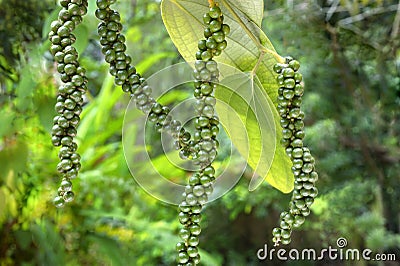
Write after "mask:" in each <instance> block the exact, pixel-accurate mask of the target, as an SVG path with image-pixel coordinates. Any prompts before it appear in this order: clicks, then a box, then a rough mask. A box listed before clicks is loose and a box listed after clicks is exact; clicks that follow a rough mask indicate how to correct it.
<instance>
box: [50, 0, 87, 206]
mask: <svg viewBox="0 0 400 266" xmlns="http://www.w3.org/2000/svg"><path fill="white" fill-rule="evenodd" d="M60 4H61V6H62V7H63V8H62V9H61V11H60V12H59V15H58V20H56V21H54V22H53V23H52V24H51V31H50V33H49V39H50V42H51V47H50V52H51V54H52V55H53V56H54V60H55V61H56V62H57V71H58V73H59V74H60V79H61V81H62V85H61V86H60V87H59V89H58V95H57V103H56V105H55V109H56V112H57V116H56V117H54V121H53V122H54V125H53V128H52V142H53V145H54V146H61V148H60V150H59V153H58V156H59V158H60V162H59V163H58V165H57V170H58V172H59V173H60V174H61V176H62V180H61V184H60V187H59V189H58V195H57V196H56V197H55V199H54V203H55V205H56V206H57V207H62V206H64V204H65V203H66V202H70V201H72V200H73V198H74V193H73V192H72V182H71V180H72V179H74V178H76V177H77V175H78V171H79V169H80V167H81V164H80V155H79V154H78V152H77V144H76V142H75V141H74V138H75V136H76V134H77V126H78V124H79V121H80V114H81V112H82V104H83V95H84V93H85V92H86V90H87V87H86V83H87V77H86V76H85V69H84V68H83V67H81V66H80V65H79V62H78V52H77V50H76V49H75V48H74V46H73V44H74V42H75V40H76V38H75V36H74V34H73V33H72V32H73V30H74V29H75V27H76V26H77V25H78V24H79V23H81V22H82V16H84V15H85V14H86V12H87V5H88V3H87V0H61V1H60Z"/></svg>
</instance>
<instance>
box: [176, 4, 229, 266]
mask: <svg viewBox="0 0 400 266" xmlns="http://www.w3.org/2000/svg"><path fill="white" fill-rule="evenodd" d="M203 18H204V23H205V25H206V28H205V30H204V37H205V38H206V39H204V40H200V41H199V43H198V48H199V51H198V52H197V53H196V61H195V64H194V72H193V75H194V78H195V82H194V86H195V90H194V96H195V98H196V103H195V109H196V112H197V117H196V120H195V128H196V131H195V132H194V135H193V142H194V144H195V145H194V146H193V150H194V153H193V156H194V157H193V159H194V162H195V163H197V164H198V165H200V168H201V170H200V171H198V172H196V173H194V174H193V175H192V176H191V177H190V178H189V182H188V185H187V186H186V188H185V192H184V193H183V198H184V199H183V201H182V203H181V204H180V205H179V211H180V212H179V221H180V223H181V224H182V225H183V228H181V229H180V231H179V236H180V237H181V239H182V241H181V242H179V243H178V244H177V245H176V249H177V251H178V257H177V261H178V263H179V265H196V264H198V263H199V261H200V256H199V253H198V249H197V245H198V244H199V234H200V232H201V227H200V220H201V211H202V208H203V205H204V204H206V203H207V201H208V196H209V195H210V194H211V193H212V191H213V186H212V183H213V181H214V180H215V169H214V168H213V166H212V165H211V164H212V162H213V161H214V159H215V157H216V156H217V148H218V146H219V143H218V141H217V139H216V138H217V135H218V132H219V119H218V117H217V116H216V115H215V110H214V109H215V104H216V99H215V97H214V96H213V92H214V90H215V88H216V86H217V82H218V76H219V71H218V65H217V62H216V61H214V60H213V59H212V58H213V57H214V56H218V55H219V54H221V52H222V50H224V49H225V48H226V45H227V42H226V40H225V36H226V35H227V34H228V33H229V31H230V28H229V26H228V25H226V24H223V19H224V18H223V15H222V12H221V9H220V8H219V7H218V6H213V7H211V8H210V10H209V11H208V12H207V13H206V14H205V15H204V17H203ZM187 156H189V154H182V155H181V157H183V158H186V157H187Z"/></svg>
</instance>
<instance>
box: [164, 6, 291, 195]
mask: <svg viewBox="0 0 400 266" xmlns="http://www.w3.org/2000/svg"><path fill="white" fill-rule="evenodd" d="M218 3H219V7H220V8H221V9H222V12H223V13H224V17H225V21H224V22H225V23H226V24H228V25H229V26H230V27H231V33H230V34H229V35H228V36H227V42H228V47H227V48H226V49H225V50H224V51H223V53H222V54H221V56H219V57H217V58H215V60H216V61H218V62H219V63H224V64H227V65H229V66H231V67H234V68H236V69H237V70H240V71H242V72H243V74H244V75H242V76H241V77H240V78H243V82H239V83H238V84H242V85H243V84H247V85H245V86H244V88H242V87H240V86H239V87H238V86H235V84H234V83H232V82H230V81H229V78H228V81H225V82H227V84H224V85H225V86H227V87H230V90H224V89H221V87H219V88H218V89H217V91H216V97H217V98H218V99H219V100H221V101H222V102H225V103H227V104H228V105H229V106H230V107H231V108H233V109H234V110H235V111H236V112H238V113H239V116H240V121H238V120H237V119H236V120H235V119H234V117H233V116H232V115H233V114H232V113H231V112H227V110H226V108H225V107H222V106H221V104H217V111H218V114H219V116H220V118H221V122H222V124H224V126H225V128H227V127H229V128H228V129H227V130H229V131H228V134H229V135H230V137H231V139H232V142H233V143H234V145H235V146H236V148H237V149H238V150H239V152H240V153H241V154H242V156H243V157H245V158H247V162H248V164H249V165H250V166H251V167H252V168H253V169H254V170H255V171H256V172H257V173H258V174H259V175H260V176H262V177H265V179H266V180H267V182H269V183H270V184H271V185H272V186H274V187H275V188H277V189H279V190H280V191H282V192H284V193H288V192H290V191H291V190H292V189H293V182H294V178H293V174H292V171H291V162H290V160H289V158H288V156H287V155H286V153H285V150H284V148H283V147H281V146H280V145H276V147H275V143H279V142H280V139H281V137H282V136H281V129H280V127H279V114H278V112H277V110H276V101H277V96H278V86H277V83H276V81H275V74H274V73H273V70H272V68H273V65H274V64H275V63H276V62H282V61H283V58H282V57H281V56H279V55H278V54H277V53H276V51H275V49H274V47H273V45H272V44H271V42H270V41H269V39H268V38H267V36H266V35H265V33H264V32H263V31H262V30H261V29H260V25H261V20H262V16H263V14H262V13H263V1H260V0H256V1H241V0H229V1H228V0H220V1H218ZM161 8H162V9H161V10H162V18H163V21H164V24H165V26H166V28H167V31H168V33H169V35H170V37H171V39H172V41H173V42H174V44H175V46H176V47H177V49H178V51H179V52H180V53H181V55H182V56H183V58H184V59H185V60H186V61H187V62H189V63H190V62H193V61H194V60H195V53H196V51H197V50H198V48H197V43H198V41H199V40H200V39H203V38H204V36H203V30H204V26H203V21H202V16H203V14H204V13H205V12H206V11H207V10H208V1H201V2H200V1H196V2H194V1H190V0H163V1H162V3H161ZM220 71H221V74H222V76H228V77H229V76H230V75H232V74H234V73H232V70H229V69H228V68H227V70H226V71H227V72H224V70H220ZM235 75H236V74H235ZM230 78H233V79H234V78H235V77H234V76H232V77H230ZM236 78H238V76H236ZM228 85H229V86H228ZM232 88H233V89H235V88H236V89H239V88H240V89H243V92H242V93H238V95H235V93H237V91H234V90H233V91H232ZM246 90H247V92H246ZM244 92H246V93H247V94H246V93H244ZM243 93H244V94H243ZM238 96H240V97H238ZM240 98H242V99H240ZM224 108H225V110H224ZM232 121H234V122H232ZM239 122H240V123H243V124H244V125H245V127H246V131H247V134H248V135H249V136H250V138H249V142H248V143H246V142H245V141H243V132H241V130H236V131H235V129H234V126H233V125H235V123H236V124H237V123H239ZM230 123H231V124H232V126H230V125H229V124H230ZM247 145H248V146H247ZM247 152H248V154H247ZM259 181H260V179H259V178H255V179H253V180H252V182H251V183H250V186H249V189H250V190H254V189H255V188H256V187H257V186H258V185H259V183H260V182H259Z"/></svg>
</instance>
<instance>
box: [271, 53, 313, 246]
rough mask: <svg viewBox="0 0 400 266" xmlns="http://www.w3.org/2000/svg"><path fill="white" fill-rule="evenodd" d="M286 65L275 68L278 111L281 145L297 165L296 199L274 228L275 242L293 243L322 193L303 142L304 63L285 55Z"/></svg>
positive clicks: (295, 170) (294, 197) (293, 167)
mask: <svg viewBox="0 0 400 266" xmlns="http://www.w3.org/2000/svg"><path fill="white" fill-rule="evenodd" d="M285 61H286V62H285V63H284V64H276V65H275V66H274V71H275V72H276V73H278V76H277V82H278V84H279V85H280V88H279V91H278V112H279V115H280V117H281V120H280V124H281V126H282V135H283V138H282V140H281V144H282V145H283V146H284V147H285V149H286V154H287V155H288V156H289V157H290V159H291V161H292V163H293V165H292V172H293V174H294V177H295V182H294V190H293V194H292V199H291V201H290V203H289V211H288V212H287V211H285V212H282V213H281V215H280V227H279V228H274V229H273V241H274V243H275V245H279V243H282V244H289V243H290V241H291V239H290V237H291V232H292V229H293V228H297V227H299V226H300V225H302V224H303V223H304V221H305V217H306V216H308V215H309V214H310V206H311V204H312V203H313V202H314V198H315V197H316V196H317V194H318V190H317V188H316V187H315V182H316V181H317V180H318V174H317V172H316V171H315V166H314V164H315V161H314V158H313V157H312V156H311V153H310V150H309V149H308V148H307V147H305V146H304V145H303V139H304V136H305V134H304V131H303V128H304V122H303V119H304V113H303V112H302V111H301V110H300V105H301V101H302V100H301V97H302V96H303V92H304V88H303V85H302V84H301V81H302V75H301V74H300V73H299V72H298V70H299V68H300V64H299V62H298V61H296V60H294V59H293V58H291V57H286V58H285Z"/></svg>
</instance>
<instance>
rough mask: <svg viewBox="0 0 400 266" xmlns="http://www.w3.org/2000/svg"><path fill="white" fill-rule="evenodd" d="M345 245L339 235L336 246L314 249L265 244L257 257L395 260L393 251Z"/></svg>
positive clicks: (272, 258) (291, 259)
mask: <svg viewBox="0 0 400 266" xmlns="http://www.w3.org/2000/svg"><path fill="white" fill-rule="evenodd" d="M346 247H347V239H346V238H344V237H340V238H338V239H337V241H336V247H333V246H328V247H327V248H322V249H320V250H316V249H314V248H305V249H296V248H292V249H289V250H287V249H283V248H271V249H269V248H268V245H267V244H265V245H264V247H263V248H260V249H259V250H258V251H257V258H258V259H259V260H261V261H264V260H265V261H266V260H274V259H278V260H281V261H299V260H307V261H321V260H332V261H333V260H341V261H360V260H364V261H396V260H398V259H399V258H396V254H393V253H374V252H373V251H372V250H371V249H363V250H359V249H354V248H353V249H352V248H346Z"/></svg>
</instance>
